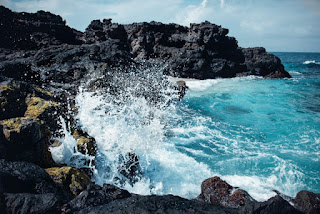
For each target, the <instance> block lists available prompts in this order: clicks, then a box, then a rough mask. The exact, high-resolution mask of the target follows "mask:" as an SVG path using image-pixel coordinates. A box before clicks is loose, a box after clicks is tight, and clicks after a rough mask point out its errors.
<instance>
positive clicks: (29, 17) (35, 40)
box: [0, 6, 80, 50]
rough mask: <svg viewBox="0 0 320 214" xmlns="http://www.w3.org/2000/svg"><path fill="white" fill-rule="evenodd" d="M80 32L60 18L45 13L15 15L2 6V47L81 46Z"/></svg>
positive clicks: (0, 23)
mask: <svg viewBox="0 0 320 214" xmlns="http://www.w3.org/2000/svg"><path fill="white" fill-rule="evenodd" d="M77 34H79V32H77V31H75V30H74V29H71V28H70V27H68V26H66V25H65V21H63V20H62V18H61V17H60V16H57V15H54V14H52V13H49V12H45V11H38V12H37V13H34V14H33V13H25V12H23V13H14V12H12V11H10V10H9V9H7V8H5V7H3V6H0V38H1V39H0V47H3V48H10V49H24V50H29V49H38V48H41V47H46V46H49V45H59V44H64V43H67V44H79V43H80V41H79V40H78V39H77Z"/></svg>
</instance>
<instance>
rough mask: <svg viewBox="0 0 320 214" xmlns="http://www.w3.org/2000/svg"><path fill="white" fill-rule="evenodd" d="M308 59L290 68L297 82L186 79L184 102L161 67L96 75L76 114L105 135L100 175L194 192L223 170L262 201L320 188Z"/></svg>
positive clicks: (158, 190)
mask: <svg viewBox="0 0 320 214" xmlns="http://www.w3.org/2000/svg"><path fill="white" fill-rule="evenodd" d="M290 60H291V59H290ZM304 61H305V60H304ZM304 61H303V60H300V61H299V62H296V64H294V65H293V64H292V65H291V64H290V65H287V66H288V67H289V68H290V70H292V71H293V72H292V74H293V76H294V78H292V79H283V80H266V79H262V78H258V77H242V78H233V79H215V80H204V81H200V80H192V81H189V80H186V82H187V86H188V87H189V90H188V92H187V94H186V96H185V97H184V99H183V100H182V101H179V94H178V91H177V90H176V88H175V87H174V85H172V84H171V83H170V81H169V79H168V78H167V77H166V76H163V75H162V70H163V67H162V66H149V65H148V66H142V67H140V68H137V67H132V68H130V69H131V70H130V69H129V70H130V71H122V72H121V71H116V72H115V71H113V72H111V71H110V72H107V73H103V74H102V75H101V76H99V77H98V78H99V79H98V80H96V79H92V80H91V82H88V83H87V84H84V85H83V86H82V87H81V88H80V91H79V93H78V95H77V98H76V103H77V106H78V114H77V116H76V119H77V121H78V125H79V126H81V128H82V129H84V130H85V131H86V132H88V133H89V135H90V136H92V137H94V138H95V139H96V142H97V147H98V151H97V154H96V157H95V166H94V176H93V179H94V181H95V182H97V183H98V184H103V183H112V184H115V185H117V186H120V187H122V188H125V189H127V190H129V191H131V192H135V193H140V194H170V193H171V194H175V195H179V196H182V197H187V198H195V197H196V196H197V195H198V194H199V193H200V185H201V182H202V181H203V180H204V179H206V178H209V177H212V176H215V175H217V176H221V177H222V178H223V179H225V180H226V181H227V182H229V183H230V184H231V185H233V186H237V187H240V188H243V189H245V190H246V191H248V192H249V194H251V195H252V196H253V197H254V198H255V199H257V200H260V201H262V200H266V199H268V198H270V197H272V196H274V195H275V194H276V193H275V192H274V191H273V190H274V189H276V190H278V191H280V192H282V193H284V194H287V195H290V196H294V195H295V194H296V193H297V192H298V191H300V190H301V189H309V190H312V191H319V190H320V187H319V182H320V181H319V176H318V174H319V172H320V168H319V166H320V165H319V158H318V157H319V151H320V141H319V139H320V133H319V130H318V129H317V127H319V121H320V120H319V118H320V117H319V113H318V112H319V111H318V107H317V106H318V104H317V99H316V95H317V93H315V92H314V91H313V90H316V89H318V88H317V87H319V84H318V83H319V82H318V79H317V78H314V76H312V78H311V79H309V77H310V75H315V74H317V72H318V71H317V70H315V69H317V68H316V67H310V66H307V65H304V64H303V62H304ZM317 61H319V60H317ZM306 69H309V70H306ZM310 69H312V70H310ZM294 72H297V73H299V75H295V73H294ZM93 85H94V87H92V86H93ZM65 141H68V139H65ZM69 141H70V142H72V141H73V140H72V139H71V138H69ZM73 144H74V142H73ZM132 154H134V155H136V156H137V157H138V159H135V158H134V156H132ZM66 156H67V155H66ZM60 157H61V156H60ZM132 160H134V161H132ZM136 160H137V161H136ZM69 161H70V160H67V159H66V160H65V162H66V163H68V164H70V163H72V162H69ZM137 162H138V163H139V164H138V165H136V164H137ZM131 166H136V168H135V169H137V173H136V174H135V175H136V176H135V177H134V178H130V176H128V174H130V167H131ZM123 172H125V173H123ZM128 177H129V178H128Z"/></svg>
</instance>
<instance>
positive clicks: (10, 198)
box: [0, 193, 61, 214]
mask: <svg viewBox="0 0 320 214" xmlns="http://www.w3.org/2000/svg"><path fill="white" fill-rule="evenodd" d="M0 200H1V199H0ZM4 200H5V207H4V208H3V209H1V212H4V213H23V214H24V213H25V214H27V213H30V214H36V213H37V214H40V213H46V214H55V213H59V208H60V206H61V202H60V201H59V199H58V198H57V197H56V196H55V194H53V193H46V194H30V193H17V194H13V193H5V194H4Z"/></svg>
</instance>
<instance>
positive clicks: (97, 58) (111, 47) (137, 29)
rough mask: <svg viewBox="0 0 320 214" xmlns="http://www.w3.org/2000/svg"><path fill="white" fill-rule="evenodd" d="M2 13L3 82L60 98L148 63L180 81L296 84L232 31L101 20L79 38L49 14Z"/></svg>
mask: <svg viewBox="0 0 320 214" xmlns="http://www.w3.org/2000/svg"><path fill="white" fill-rule="evenodd" d="M0 11H1V17H0V18H1V19H0V23H1V25H0V37H1V41H0V49H1V51H0V79H3V80H4V79H8V78H14V79H20V80H26V81H28V82H33V83H37V84H41V85H47V86H46V87H47V88H48V89H49V90H50V91H51V92H54V94H55V95H56V94H57V93H58V92H59V88H63V89H66V90H67V91H68V94H69V95H70V94H75V93H76V90H77V87H78V86H79V83H80V81H81V80H83V79H84V78H85V76H93V75H94V73H95V72H94V71H96V70H102V72H104V70H106V69H110V67H114V66H116V67H119V66H121V65H128V64H135V63H139V62H141V61H143V60H152V63H160V64H163V63H165V64H166V69H164V73H165V74H168V75H171V76H176V77H190V78H198V79H208V78H218V77H222V78H230V77H236V76H243V75H258V76H264V77H271V78H274V77H290V75H289V74H288V73H287V72H286V71H285V70H284V67H283V65H282V64H281V61H280V59H279V58H278V57H276V56H274V55H272V54H269V53H267V52H266V51H265V49H263V48H250V49H243V48H240V47H238V44H237V40H236V39H235V38H233V37H228V36H227V34H228V32H229V31H228V29H225V28H222V27H220V26H217V25H215V24H211V23H209V22H203V23H200V24H191V25H190V27H184V26H180V25H176V24H162V23H158V22H150V23H133V24H129V25H120V24H115V23H112V22H111V20H110V19H109V20H103V22H101V21H99V20H95V21H92V23H91V24H90V25H89V26H88V28H87V29H86V31H85V33H81V32H78V31H76V30H74V29H72V28H70V27H68V26H66V25H65V22H64V21H63V20H62V18H61V17H60V16H56V15H53V14H51V13H49V12H44V11H39V12H37V13H35V14H29V13H14V12H11V11H10V10H9V9H7V8H4V7H2V6H0Z"/></svg>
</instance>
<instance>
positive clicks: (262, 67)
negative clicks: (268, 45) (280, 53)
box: [241, 48, 291, 78]
mask: <svg viewBox="0 0 320 214" xmlns="http://www.w3.org/2000/svg"><path fill="white" fill-rule="evenodd" d="M241 50H242V53H243V55H244V57H245V64H246V66H247V74H248V75H257V76H263V77H267V78H285V77H287V78H290V77H291V76H290V74H289V73H288V72H286V71H285V70H284V66H283V65H282V64H281V61H280V59H279V58H278V57H276V56H275V55H273V54H270V53H268V52H266V49H264V48H243V49H241Z"/></svg>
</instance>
